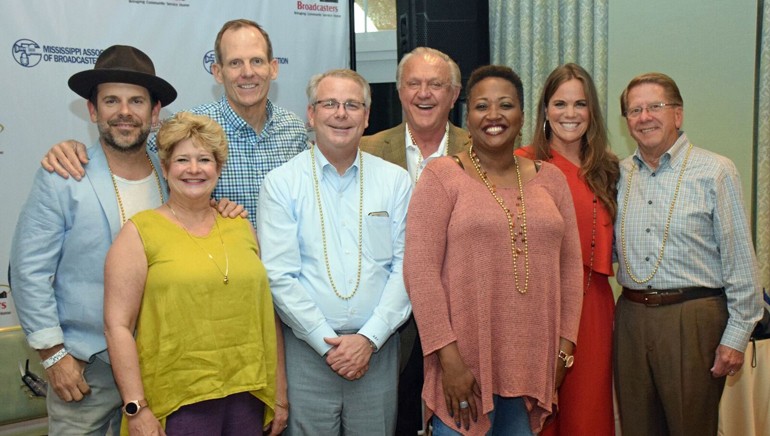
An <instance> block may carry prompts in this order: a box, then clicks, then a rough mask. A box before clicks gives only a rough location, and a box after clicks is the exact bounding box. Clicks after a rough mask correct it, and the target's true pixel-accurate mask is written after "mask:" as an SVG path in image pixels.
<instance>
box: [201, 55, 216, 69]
mask: <svg viewBox="0 0 770 436" xmlns="http://www.w3.org/2000/svg"><path fill="white" fill-rule="evenodd" d="M215 61H216V57H215V56H214V50H209V51H207V52H206V54H205V55H203V69H204V70H206V71H208V73H209V74H212V73H211V66H212V65H214V62H215Z"/></svg>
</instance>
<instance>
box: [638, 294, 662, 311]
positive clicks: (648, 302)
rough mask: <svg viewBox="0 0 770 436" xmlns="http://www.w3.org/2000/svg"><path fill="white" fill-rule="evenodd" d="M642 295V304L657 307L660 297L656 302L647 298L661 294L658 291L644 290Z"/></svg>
mask: <svg viewBox="0 0 770 436" xmlns="http://www.w3.org/2000/svg"><path fill="white" fill-rule="evenodd" d="M642 295H643V296H644V305H645V306H647V307H658V306H660V298H658V302H657V303H653V302H651V301H650V300H649V298H650V297H652V296H657V297H660V295H661V292H660V291H652V292H644V293H642Z"/></svg>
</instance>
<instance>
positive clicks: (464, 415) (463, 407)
mask: <svg viewBox="0 0 770 436" xmlns="http://www.w3.org/2000/svg"><path fill="white" fill-rule="evenodd" d="M438 355H439V360H440V361H441V369H442V375H441V383H442V384H443V387H444V400H445V401H446V407H447V410H448V411H449V416H451V417H452V418H454V420H455V425H456V426H457V428H460V427H464V428H465V430H468V429H469V428H470V424H471V419H473V422H476V420H477V419H478V410H477V408H476V397H481V389H480V388H479V385H478V383H476V377H474V376H473V373H472V372H471V371H470V369H468V367H467V366H466V365H465V363H464V362H463V360H462V357H460V351H459V350H458V349H457V343H456V342H452V343H451V344H449V345H447V346H445V347H444V348H442V349H440V350H439V351H438Z"/></svg>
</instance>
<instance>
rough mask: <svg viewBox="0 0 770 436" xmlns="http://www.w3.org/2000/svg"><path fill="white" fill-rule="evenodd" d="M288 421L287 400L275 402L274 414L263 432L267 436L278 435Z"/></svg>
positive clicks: (284, 428)
mask: <svg viewBox="0 0 770 436" xmlns="http://www.w3.org/2000/svg"><path fill="white" fill-rule="evenodd" d="M288 422H289V402H288V401H286V400H284V401H276V402H275V416H274V417H273V421H272V422H271V423H270V424H268V425H267V426H266V427H265V428H264V434H266V435H269V436H278V435H279V434H281V433H283V431H284V430H286V427H287V426H288Z"/></svg>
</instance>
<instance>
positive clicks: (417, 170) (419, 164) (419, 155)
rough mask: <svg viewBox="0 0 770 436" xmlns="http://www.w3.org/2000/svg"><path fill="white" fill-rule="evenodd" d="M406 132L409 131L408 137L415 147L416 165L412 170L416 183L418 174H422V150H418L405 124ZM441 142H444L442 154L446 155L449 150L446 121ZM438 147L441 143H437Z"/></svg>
mask: <svg viewBox="0 0 770 436" xmlns="http://www.w3.org/2000/svg"><path fill="white" fill-rule="evenodd" d="M406 132H407V133H409V139H410V140H411V141H412V144H414V146H415V147H417V167H416V168H415V170H414V181H415V183H416V182H417V180H419V178H420V174H422V161H423V159H422V150H420V146H419V145H417V141H415V140H414V136H413V135H412V130H411V129H410V128H409V125H407V126H406ZM441 142H444V152H443V153H442V155H443V156H446V155H447V153H448V151H449V123H446V128H445V130H444V138H443V139H442V140H441ZM439 147H441V143H439Z"/></svg>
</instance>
